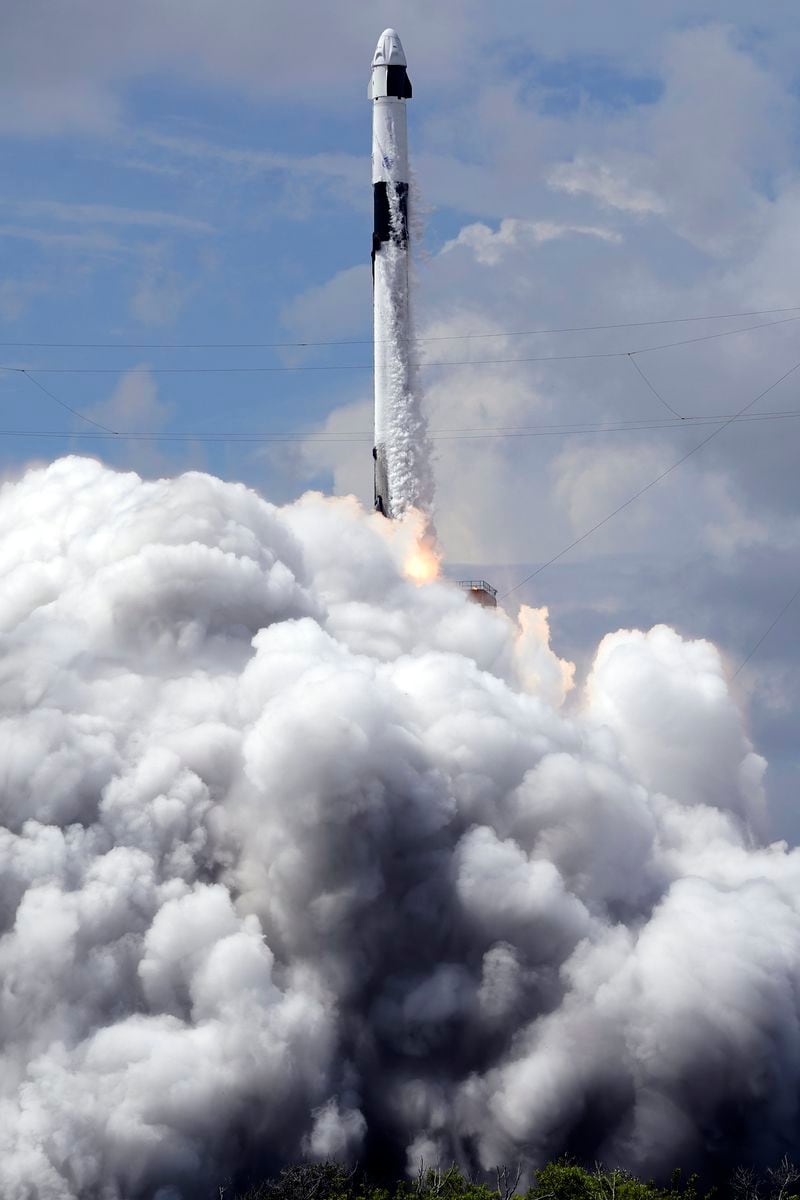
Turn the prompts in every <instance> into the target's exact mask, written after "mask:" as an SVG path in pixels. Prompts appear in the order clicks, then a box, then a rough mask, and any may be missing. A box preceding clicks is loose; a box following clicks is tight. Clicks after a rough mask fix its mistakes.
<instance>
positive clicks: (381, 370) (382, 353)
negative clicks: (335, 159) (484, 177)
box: [368, 29, 411, 517]
mask: <svg viewBox="0 0 800 1200" xmlns="http://www.w3.org/2000/svg"><path fill="white" fill-rule="evenodd" d="M406 67H407V63H406V56H405V52H404V50H403V46H402V43H401V41H400V38H399V37H398V36H397V34H396V33H395V31H394V30H393V29H387V30H385V31H384V32H383V33H382V34H381V36H380V38H379V39H378V45H377V47H376V49H375V55H374V57H373V60H372V76H371V79H370V84H369V90H368V96H369V98H370V99H371V100H372V102H373V104H372V191H373V199H374V222H373V230H372V279H373V313H374V320H373V329H374V338H375V445H374V449H373V457H374V460H375V508H376V509H377V510H378V511H379V512H382V513H383V514H384V515H385V516H387V517H391V516H397V515H399V512H400V511H402V508H403V497H402V495H401V487H400V482H399V476H400V471H401V465H402V464H401V459H402V457H403V455H402V452H401V448H400V447H399V446H398V436H399V434H400V429H399V427H400V426H401V425H402V410H403V408H404V406H405V405H406V404H407V403H408V397H409V395H410V392H411V377H410V365H409V332H410V318H409V298H408V261H407V256H408V181H409V170H408V135H407V131H406V104H405V102H406V100H407V99H409V98H410V97H411V83H410V81H409V78H408V72H407V70H406Z"/></svg>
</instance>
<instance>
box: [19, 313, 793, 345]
mask: <svg viewBox="0 0 800 1200" xmlns="http://www.w3.org/2000/svg"><path fill="white" fill-rule="evenodd" d="M798 309H800V304H794V305H790V306H789V307H787V308H760V309H759V308H755V309H751V310H749V311H748V312H738V313H710V314H709V315H707V316H692V317H663V318H661V319H660V320H657V321H620V322H617V323H616V324H613V325H563V326H560V327H557V328H553V329H515V330H497V331H495V332H493V333H445V334H438V335H437V336H434V337H423V338H413V339H411V343H412V344H416V343H421V342H459V341H467V340H470V339H473V338H474V339H478V338H493V337H536V336H540V335H545V334H555V333H597V332H605V331H609V330H613V329H643V328H645V327H646V326H653V325H682V324H688V323H690V322H693V321H726V320H728V321H734V320H740V319H742V318H744V317H767V316H773V315H774V314H775V313H784V312H797V311H798ZM374 341H375V339H374V338H348V339H345V340H338V341H325V342H313V341H302V342H0V348H3V349H37V350H66V349H73V350H304V349H307V348H312V347H323V346H371V345H373V343H374Z"/></svg>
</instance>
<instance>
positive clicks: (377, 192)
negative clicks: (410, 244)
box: [372, 183, 408, 263]
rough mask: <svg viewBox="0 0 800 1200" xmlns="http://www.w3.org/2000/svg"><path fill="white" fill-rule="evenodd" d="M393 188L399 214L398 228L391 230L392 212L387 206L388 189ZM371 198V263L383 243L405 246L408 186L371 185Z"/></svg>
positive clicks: (406, 238)
mask: <svg viewBox="0 0 800 1200" xmlns="http://www.w3.org/2000/svg"><path fill="white" fill-rule="evenodd" d="M389 186H393V187H394V189H395V194H396V196H397V207H398V209H399V212H400V228H399V229H393V228H392V210H391V207H390V205H389V192H388V190H387V189H388V187H389ZM372 198H373V204H374V209H375V214H374V220H373V224H372V258H373V263H374V260H375V255H376V254H377V252H378V250H380V248H381V246H382V245H383V244H384V242H388V241H389V239H390V238H391V239H392V241H394V242H397V244H398V245H400V246H405V244H406V242H407V241H408V184H407V183H395V184H392V185H389V184H386V183H374V184H373V185H372Z"/></svg>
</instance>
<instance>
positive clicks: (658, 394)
mask: <svg viewBox="0 0 800 1200" xmlns="http://www.w3.org/2000/svg"><path fill="white" fill-rule="evenodd" d="M628 362H629V363H630V364H631V366H632V367H633V369H634V371H636V372H637V373H638V374H639V375H640V376H641V377H642V379H643V380H644V381H645V383H646V384H647V386H648V388H649V389H650V391H651V392H652V393H653V395H654V396H655V398H656V400H660V401H661V403H662V404H663V405H664V408H668V409H669V411H670V412H671V413H673V414H674V415H675V416H676V417H678V418H679V419H680V420H681V421H683V420H685V418H684V417H683V416H681V414H680V413H679V412H678V410H677V409H676V408H673V407H672V405H671V404H670V403H669V401H668V400H665V399H664V397H663V396H662V395H661V392H659V391H658V390H657V389H656V388H655V387H654V385H653V384H652V383H651V382H650V380H649V379H648V378H647V376H646V375H645V373H644V371H643V370H642V368H641V367H640V366H639V364H638V363H637V361H636V359H635V358H634V356H633V355H632V354H629V355H628Z"/></svg>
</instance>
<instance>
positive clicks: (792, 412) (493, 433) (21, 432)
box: [0, 409, 800, 446]
mask: <svg viewBox="0 0 800 1200" xmlns="http://www.w3.org/2000/svg"><path fill="white" fill-rule="evenodd" d="M798 417H800V409H788V410H785V411H782V412H780V411H779V412H771V413H758V414H753V415H751V416H747V415H744V416H741V417H733V418H729V416H728V415H726V414H721V415H720V416H717V417H714V416H689V417H683V418H681V420H680V421H671V420H668V419H666V418H665V419H664V420H663V421H658V420H654V421H619V422H617V423H615V424H612V423H607V424H589V423H587V424H584V425H581V424H573V425H539V426H508V427H505V428H504V427H502V426H499V427H491V426H490V427H488V428H485V429H481V428H473V429H470V428H466V429H446V428H442V429H432V430H430V431H429V435H430V440H431V441H478V440H484V439H489V438H517V437H519V438H530V437H569V436H588V435H592V434H598V433H637V432H645V433H649V432H658V431H659V430H672V429H687V428H697V427H702V426H706V425H718V426H722V425H723V424H724V423H726V422H727V423H728V424H730V423H731V421H732V420H734V419H735V420H736V423H737V424H740V425H745V424H748V423H750V422H754V421H782V420H789V419H796V418H798ZM85 419H88V418H85ZM0 437H19V438H23V437H25V438H79V439H81V440H98V441H119V442H137V441H155V442H208V443H215V442H219V443H224V442H241V443H254V444H260V443H262V442H275V443H282V442H309V443H321V444H323V445H330V446H336V445H340V444H341V445H348V444H351V443H353V444H355V443H358V444H362V445H363V444H367V443H369V442H370V441H371V440H372V437H373V431H372V430H369V429H352V430H344V431H342V432H341V433H339V432H332V431H327V432H319V433H299V434H293V433H275V434H269V433H264V434H261V433H235V432H226V433H158V432H152V433H147V432H125V431H117V432H114V431H112V430H109V431H108V432H106V433H91V432H89V433H84V432H82V431H81V430H75V429H49V430H41V429H0Z"/></svg>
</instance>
